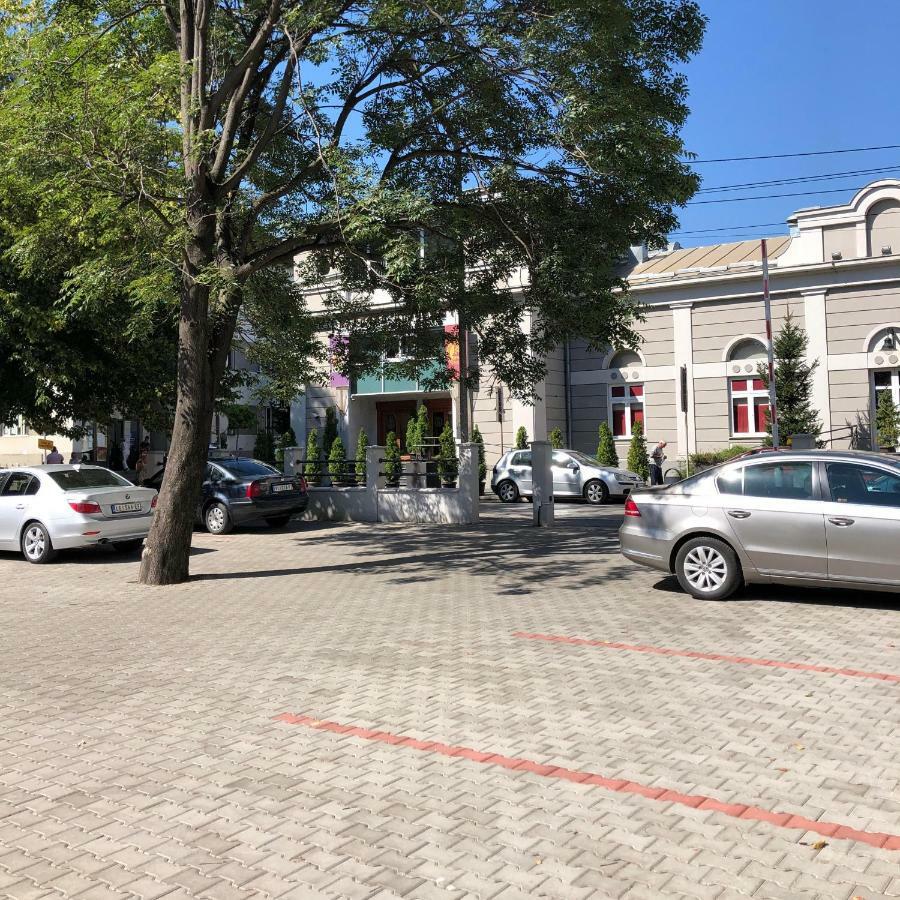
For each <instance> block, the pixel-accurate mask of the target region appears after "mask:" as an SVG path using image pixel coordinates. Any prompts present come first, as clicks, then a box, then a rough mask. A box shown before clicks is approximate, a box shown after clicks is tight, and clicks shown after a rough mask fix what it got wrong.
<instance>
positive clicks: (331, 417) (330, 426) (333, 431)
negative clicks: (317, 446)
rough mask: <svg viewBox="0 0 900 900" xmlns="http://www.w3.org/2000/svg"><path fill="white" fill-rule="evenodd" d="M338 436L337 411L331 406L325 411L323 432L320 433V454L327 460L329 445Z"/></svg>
mask: <svg viewBox="0 0 900 900" xmlns="http://www.w3.org/2000/svg"><path fill="white" fill-rule="evenodd" d="M337 436H338V427H337V410H336V409H335V408H334V407H333V406H329V407H327V409H326V410H325V430H324V431H323V432H322V453H323V454H324V455H325V457H326V458H327V457H328V456H329V455H330V453H331V445H332V444H333V443H334V442H335V440H336V439H337Z"/></svg>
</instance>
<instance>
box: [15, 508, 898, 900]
mask: <svg viewBox="0 0 900 900" xmlns="http://www.w3.org/2000/svg"><path fill="white" fill-rule="evenodd" d="M621 516H622V508H621V506H620V505H619V506H615V505H613V506H610V507H605V508H601V509H596V508H588V507H585V506H583V505H580V504H574V503H560V504H558V506H557V523H558V524H557V527H556V528H554V529H552V530H543V529H535V528H532V527H530V524H529V523H530V517H531V507H530V505H529V504H525V503H522V504H517V505H515V506H504V505H502V504H499V503H495V502H486V503H485V504H483V517H482V522H481V524H480V525H478V526H476V527H459V528H442V527H437V526H434V527H404V526H393V525H391V526H387V525H385V526H371V525H300V524H298V525H296V526H294V527H292V528H290V529H286V530H284V531H269V530H265V529H251V530H246V531H242V532H237V533H234V534H231V535H228V536H226V537H220V538H213V537H211V536H209V535H205V534H199V533H198V534H196V535H195V540H194V544H195V552H194V555H193V557H192V560H191V570H192V573H193V576H194V577H193V580H192V581H191V582H190V583H189V584H186V585H182V586H179V587H173V588H146V587H142V586H140V585H138V584H137V583H136V578H137V562H136V561H134V560H125V559H123V558H121V557H118V556H116V555H114V554H112V553H107V552H96V553H80V554H79V553H68V554H63V555H62V557H61V559H60V561H59V562H58V563H57V564H54V565H52V566H44V567H37V566H30V565H28V564H27V563H25V562H24V561H22V560H20V559H19V558H17V557H15V556H13V555H11V554H5V555H0V722H2V726H3V727H2V730H0V894H2V893H5V894H6V895H8V896H11V897H14V898H21V900H24V898H38V897H45V896H46V897H58V896H66V897H76V896H77V897H79V898H84V900H91V898H101V897H116V896H121V895H124V896H132V897H141V898H156V897H162V896H166V897H168V898H170V900H175V898H182V897H189V896H196V897H208V898H212V900H219V898H221V900H229V898H238V897H265V896H269V897H291V898H295V897H296V898H302V897H348V898H362V897H373V898H374V897H377V898H379V900H381V898H389V897H407V898H422V900H430V898H451V897H453V898H455V897H463V896H467V897H481V898H493V897H503V898H512V897H516V896H535V897H538V896H547V897H561V898H580V897H588V896H591V897H661V896H670V895H672V896H686V897H719V898H727V897H740V896H748V895H751V896H756V897H765V898H776V897H788V898H813V897H826V898H831V897H835V898H847V900H849V898H852V897H863V898H866V900H872V898H876V897H881V896H900V681H898V680H896V677H895V676H897V675H900V597H893V596H890V595H878V594H852V595H851V594H847V593H829V592H804V591H800V590H793V589H791V590H789V589H774V588H771V589H770V588H766V589H759V588H754V589H751V590H750V591H748V592H746V593H745V594H743V595H741V596H740V597H739V598H738V599H736V600H733V601H730V602H726V603H702V602H699V601H696V600H692V599H691V598H689V597H687V596H686V595H684V594H682V593H681V592H680V591H679V590H678V588H677V585H676V584H675V583H674V581H673V580H672V579H667V578H660V577H659V576H658V575H657V574H655V573H652V572H649V571H646V570H642V569H639V568H637V567H635V566H633V565H631V564H630V563H628V562H627V561H625V560H624V559H623V558H622V557H621V556H620V555H619V554H618V552H617V541H616V529H617V527H618V524H619V521H620V520H621ZM797 664H799V665H797ZM836 670H837V671H836ZM884 676H888V677H884Z"/></svg>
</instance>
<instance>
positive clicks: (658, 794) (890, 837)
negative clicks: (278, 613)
mask: <svg viewBox="0 0 900 900" xmlns="http://www.w3.org/2000/svg"><path fill="white" fill-rule="evenodd" d="M275 719H276V721H279V722H285V723H287V724H288V725H303V726H305V727H307V728H314V729H316V730H317V731H330V732H332V733H333V734H340V735H345V736H346V737H358V738H363V739H364V740H367V741H380V742H381V743H383V744H393V745H395V746H397V747H407V748H409V749H410V750H419V751H421V752H423V753H438V754H440V755H441V756H456V757H459V758H460V759H468V760H471V761H472V762H477V763H482V764H483V765H486V766H499V767H500V768H502V769H512V770H514V771H519V772H533V773H534V774H535V775H542V776H544V777H545V778H559V779H562V780H563V781H575V782H579V783H580V784H587V785H590V786H591V787H599V788H603V789H604V790H608V791H615V792H617V793H620V794H639V795H640V796H641V797H646V798H647V799H648V800H658V801H660V802H662V803H677V804H678V805H680V806H690V807H692V808H694V809H711V810H713V811H715V812H718V813H722V814H723V815H726V816H731V817H732V818H733V819H755V820H757V821H759V822H768V823H770V824H771V825H777V826H779V827H781V828H796V829H799V830H800V831H812V832H815V833H816V834H821V835H824V836H825V837H830V838H833V839H834V840H846V841H859V842H860V843H863V844H871V846H873V847H881V848H882V849H884V850H900V834H885V833H883V832H880V831H856V830H854V829H853V828H848V827H847V826H846V825H840V824H838V823H837V822H820V821H816V820H815V819H806V818H804V817H803V816H795V815H792V814H791V813H779V812H770V811H769V810H766V809H760V808H759V807H757V806H747V805H745V804H743V803H723V802H722V801H720V800H715V799H714V798H712V797H706V796H703V795H701V794H682V793H680V792H679V791H673V790H668V789H667V788H663V787H651V786H649V785H646V784H638V783H637V782H635V781H626V780H624V779H622V778H606V777H604V776H603V775H597V774H596V773H594V772H579V771H577V770H575V769H566V768H564V767H562V766H547V765H542V764H541V763H538V762H534V761H533V760H530V759H523V758H521V757H515V756H501V755H500V754H498V753H491V752H490V751H487V752H485V751H481V750H473V749H471V748H470V747H457V746H455V745H453V744H443V743H441V742H440V741H421V740H418V739H417V738H411V737H406V736H405V735H402V734H391V733H390V732H388V731H375V730H372V729H370V728H359V727H358V726H356V725H341V724H340V723H339V722H329V721H327V720H323V719H315V718H313V717H312V716H298V715H294V714H293V713H282V714H281V715H279V716H275Z"/></svg>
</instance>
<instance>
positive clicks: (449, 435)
mask: <svg viewBox="0 0 900 900" xmlns="http://www.w3.org/2000/svg"><path fill="white" fill-rule="evenodd" d="M438 441H439V444H440V449H439V451H438V474H439V475H440V476H441V483H442V484H443V485H444V487H453V486H454V485H455V484H456V475H457V473H458V471H459V460H458V459H457V458H456V441H455V440H454V438H453V429H451V427H450V423H449V422H448V423H447V424H446V425H445V426H444V430H443V431H442V432H441V436H440V438H439V439H438Z"/></svg>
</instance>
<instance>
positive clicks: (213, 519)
mask: <svg viewBox="0 0 900 900" xmlns="http://www.w3.org/2000/svg"><path fill="white" fill-rule="evenodd" d="M203 523H204V525H206V530H207V531H208V532H209V533H210V534H228V532H229V531H231V529H232V528H233V527H234V525H233V524H232V522H231V516H230V515H229V513H228V507H226V506H225V504H224V503H211V504H210V505H209V506H208V507H207V508H206V513H205V515H204V516H203Z"/></svg>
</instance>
